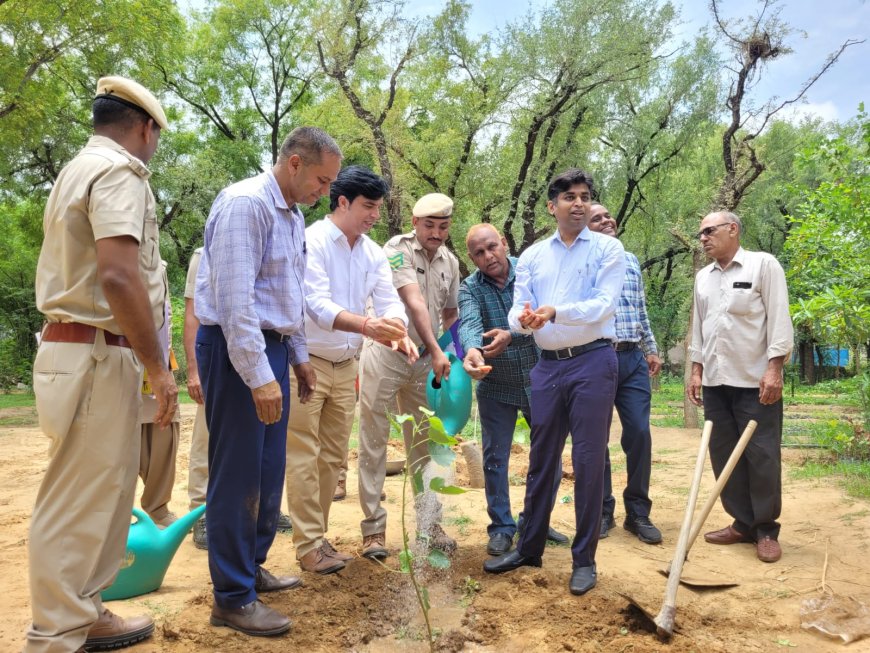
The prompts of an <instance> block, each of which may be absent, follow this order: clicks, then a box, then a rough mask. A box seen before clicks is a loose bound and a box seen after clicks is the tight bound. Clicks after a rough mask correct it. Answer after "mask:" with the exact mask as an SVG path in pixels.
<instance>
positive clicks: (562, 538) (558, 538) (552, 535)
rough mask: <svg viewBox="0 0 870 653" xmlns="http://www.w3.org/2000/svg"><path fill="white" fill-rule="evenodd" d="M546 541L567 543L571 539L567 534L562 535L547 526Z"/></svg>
mask: <svg viewBox="0 0 870 653" xmlns="http://www.w3.org/2000/svg"><path fill="white" fill-rule="evenodd" d="M547 541H548V542H553V543H554V544H568V542H570V541H571V540H570V539H569V538H568V536H567V535H562V533H560V532H559V531H557V530H556V529H555V528H548V529H547Z"/></svg>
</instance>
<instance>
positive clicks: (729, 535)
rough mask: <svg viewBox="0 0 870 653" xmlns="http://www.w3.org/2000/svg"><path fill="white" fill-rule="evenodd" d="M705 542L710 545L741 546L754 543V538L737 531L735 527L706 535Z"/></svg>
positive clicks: (727, 527) (728, 527)
mask: <svg viewBox="0 0 870 653" xmlns="http://www.w3.org/2000/svg"><path fill="white" fill-rule="evenodd" d="M704 541H705V542H709V543H710V544H740V543H742V542H752V538H751V537H749V536H748V535H744V534H743V533H741V532H740V531H738V530H736V529H735V528H734V527H733V526H726V527H725V528H720V529H719V530H718V531H710V532H709V533H704Z"/></svg>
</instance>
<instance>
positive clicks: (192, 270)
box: [184, 247, 202, 299]
mask: <svg viewBox="0 0 870 653" xmlns="http://www.w3.org/2000/svg"><path fill="white" fill-rule="evenodd" d="M200 259H202V247H197V248H196V249H195V250H193V256H191V257H190V264H189V265H188V266H187V280H186V281H185V282H184V298H185V299H193V296H194V294H195V293H196V273H197V272H198V271H199V261H200Z"/></svg>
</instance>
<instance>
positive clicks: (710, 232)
mask: <svg viewBox="0 0 870 653" xmlns="http://www.w3.org/2000/svg"><path fill="white" fill-rule="evenodd" d="M729 224H735V223H733V222H720V223H719V224H714V225H713V226H711V227H705V228H704V229H701V231H699V232H698V233H696V234H695V237H696V238H697V239H698V240H701V236H707V237H708V238H709V237H710V236H712V235H713V232H714V231H716V230H717V229H718V228H719V227H724V226H725V225H729Z"/></svg>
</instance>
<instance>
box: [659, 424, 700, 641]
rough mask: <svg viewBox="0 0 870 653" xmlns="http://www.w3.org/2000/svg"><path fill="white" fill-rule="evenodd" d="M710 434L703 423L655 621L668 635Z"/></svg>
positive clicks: (672, 626) (672, 621)
mask: <svg viewBox="0 0 870 653" xmlns="http://www.w3.org/2000/svg"><path fill="white" fill-rule="evenodd" d="M712 432H713V422H710V421H706V422H704V430H703V431H702V432H701V444H700V446H699V447H698V458H697V460H696V461H695V474H694V476H693V477H692V485H691V487H690V488H689V500H688V502H687V504H686V514H685V515H684V516H683V525H682V527H681V528H680V536H679V538H678V539H677V549H676V551H675V552H674V558H673V562H672V563H671V572H670V574H669V575H668V586H667V589H666V591H665V600H664V603H663V604H662V609H661V612H659V616H658V617H657V618H656V620H655V622H656V625H657V626H658V627H659V629H660V630H663V631H664V632H666V633H668V634H670V633H671V632H673V628H674V611H675V609H676V604H677V590H678V589H679V587H680V572H681V571H682V569H683V561H684V560H685V559H686V551H687V547H686V544H687V543H688V541H689V530H690V529H691V528H692V517H693V515H694V514H695V503H696V502H697V501H698V490H699V488H700V486H701V476H702V475H703V473H704V461H705V460H706V459H707V447H708V446H709V445H710V434H711V433H712Z"/></svg>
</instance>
